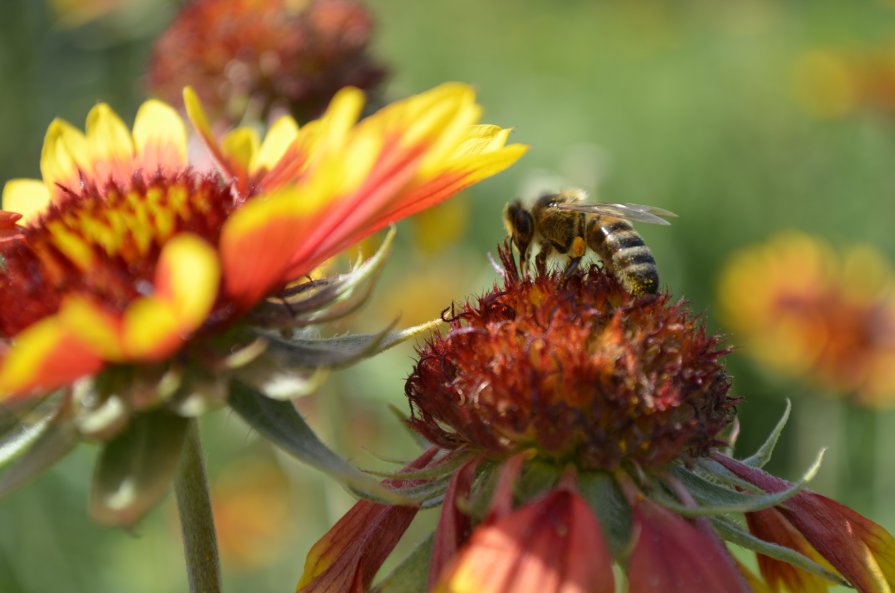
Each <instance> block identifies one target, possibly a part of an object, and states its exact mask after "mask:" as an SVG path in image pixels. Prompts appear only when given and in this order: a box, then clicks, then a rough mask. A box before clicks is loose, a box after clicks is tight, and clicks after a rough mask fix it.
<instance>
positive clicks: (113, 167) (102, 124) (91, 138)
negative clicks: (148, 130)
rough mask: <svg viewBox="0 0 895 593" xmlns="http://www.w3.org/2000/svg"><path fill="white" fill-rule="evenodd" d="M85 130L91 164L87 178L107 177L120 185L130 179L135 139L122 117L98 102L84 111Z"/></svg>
mask: <svg viewBox="0 0 895 593" xmlns="http://www.w3.org/2000/svg"><path fill="white" fill-rule="evenodd" d="M85 131H86V135H87V144H88V146H89V147H90V166H91V168H90V170H88V171H85V173H88V174H89V177H90V179H91V180H92V181H94V182H96V183H98V184H101V183H103V182H105V181H106V180H112V181H113V182H115V183H117V184H120V185H122V186H124V185H126V184H127V183H129V182H130V179H131V176H132V175H133V173H134V167H133V157H134V152H135V148H134V139H133V136H132V135H131V133H130V130H128V128H127V126H126V125H125V123H124V122H123V121H122V120H121V118H120V117H118V115H117V114H116V113H115V112H114V111H112V108H111V107H109V106H108V105H107V104H105V103H100V104H98V105H97V106H95V107H94V108H93V109H91V110H90V112H89V113H88V114H87V125H86V127H85Z"/></svg>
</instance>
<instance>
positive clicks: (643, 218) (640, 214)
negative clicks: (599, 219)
mask: <svg viewBox="0 0 895 593" xmlns="http://www.w3.org/2000/svg"><path fill="white" fill-rule="evenodd" d="M553 207H554V208H558V209H560V210H574V211H575V212H584V213H585V214H602V215H604V216H613V217H615V218H624V219H625V220H632V221H634V222H646V223H649V224H671V223H670V222H668V221H667V220H665V218H674V217H677V214H675V213H674V212H671V211H670V210H665V209H664V208H657V207H656V206H645V205H643V204H609V203H606V202H597V203H596V204H578V203H568V202H558V203H555V204H553Z"/></svg>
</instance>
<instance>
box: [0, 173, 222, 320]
mask: <svg viewBox="0 0 895 593" xmlns="http://www.w3.org/2000/svg"><path fill="white" fill-rule="evenodd" d="M236 205H237V196H236V194H235V193H234V192H233V191H232V189H231V188H230V187H229V185H225V184H223V183H221V181H220V180H218V179H216V178H214V177H213V176H211V175H201V174H198V173H196V172H195V171H192V170H186V171H182V172H179V173H176V174H165V173H161V172H159V173H157V174H156V175H154V176H153V177H152V178H151V179H148V180H145V181H144V180H143V179H142V178H140V177H136V176H135V178H134V180H133V182H132V184H131V185H130V186H129V187H122V186H119V185H118V184H117V183H114V182H109V183H108V184H106V186H105V187H102V188H99V187H97V186H95V185H92V184H89V185H88V184H85V185H84V186H83V187H81V188H78V190H77V193H75V192H72V193H71V194H68V195H67V196H66V198H65V199H64V200H61V201H59V202H57V203H55V204H53V205H52V206H51V207H50V208H49V209H48V210H47V211H46V212H45V213H44V214H43V216H41V217H40V220H39V221H36V222H35V223H33V224H30V225H28V226H26V227H24V228H23V229H22V230H21V235H20V240H17V241H13V242H12V243H11V245H10V246H9V247H8V248H7V249H4V251H3V257H4V260H5V272H6V276H7V279H8V281H9V284H10V285H11V286H15V287H16V289H15V290H4V291H2V292H0V334H2V335H4V336H12V335H15V334H17V333H18V332H20V331H21V330H23V329H25V328H26V327H28V326H30V325H31V324H33V323H34V322H36V321H37V320H39V319H41V318H43V317H45V316H47V315H49V314H51V313H53V312H55V311H56V310H58V309H59V307H60V305H61V301H62V299H63V297H64V296H66V295H71V294H79V295H82V296H89V297H90V298H92V299H94V300H96V301H98V302H101V303H103V305H104V307H105V308H106V309H107V310H109V311H111V312H116V313H121V312H123V311H124V310H125V309H126V308H127V306H128V305H129V304H130V303H131V302H132V301H134V300H135V299H137V298H138V297H140V296H145V295H146V294H147V291H148V289H149V288H150V287H151V286H152V284H153V276H154V274H155V271H156V268H157V263H158V259H159V254H160V253H161V250H162V247H163V246H164V245H165V244H166V242H167V241H168V240H169V239H170V238H171V237H173V236H175V235H178V234H180V233H191V234H195V235H197V236H199V237H202V238H203V239H204V240H206V241H207V242H208V243H210V244H211V245H216V244H217V242H218V238H219V235H220V229H221V226H222V224H223V222H224V220H226V219H227V217H228V216H229V215H230V213H231V212H232V211H233V209H234V208H235V207H236ZM23 295H26V296H30V297H32V298H22V297H23Z"/></svg>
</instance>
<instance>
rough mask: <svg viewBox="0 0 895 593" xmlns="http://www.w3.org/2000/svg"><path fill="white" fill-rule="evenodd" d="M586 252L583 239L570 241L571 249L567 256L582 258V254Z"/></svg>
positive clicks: (585, 244) (576, 238)
mask: <svg viewBox="0 0 895 593" xmlns="http://www.w3.org/2000/svg"><path fill="white" fill-rule="evenodd" d="M586 252H587V243H586V242H585V241H584V237H580V236H579V237H575V239H574V240H573V241H572V248H571V249H570V250H569V254H570V255H571V256H572V257H575V258H578V257H584V254H585V253H586Z"/></svg>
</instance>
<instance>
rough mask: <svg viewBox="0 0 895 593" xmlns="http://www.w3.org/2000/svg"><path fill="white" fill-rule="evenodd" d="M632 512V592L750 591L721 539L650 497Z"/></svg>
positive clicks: (629, 583)
mask: <svg viewBox="0 0 895 593" xmlns="http://www.w3.org/2000/svg"><path fill="white" fill-rule="evenodd" d="M633 511H634V532H635V541H634V550H633V551H632V552H631V557H630V559H629V561H628V571H627V574H628V585H629V593H693V592H694V591H712V593H749V588H748V585H747V584H746V582H745V580H744V579H743V577H742V575H741V574H740V573H739V572H738V571H737V569H736V566H735V564H734V562H733V558H731V557H730V554H728V552H727V550H725V549H724V548H723V547H722V545H721V544H720V542H719V540H717V539H716V538H713V537H711V536H710V535H709V534H707V533H706V532H705V531H703V530H701V529H699V528H698V527H697V526H696V525H694V524H692V523H690V522H689V521H687V520H686V519H684V518H682V517H680V516H678V515H676V514H674V513H672V512H671V511H669V510H667V509H665V508H663V507H660V506H659V505H657V504H656V503H654V502H652V501H650V500H649V499H641V500H639V501H637V502H636V503H635V505H634V509H633Z"/></svg>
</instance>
